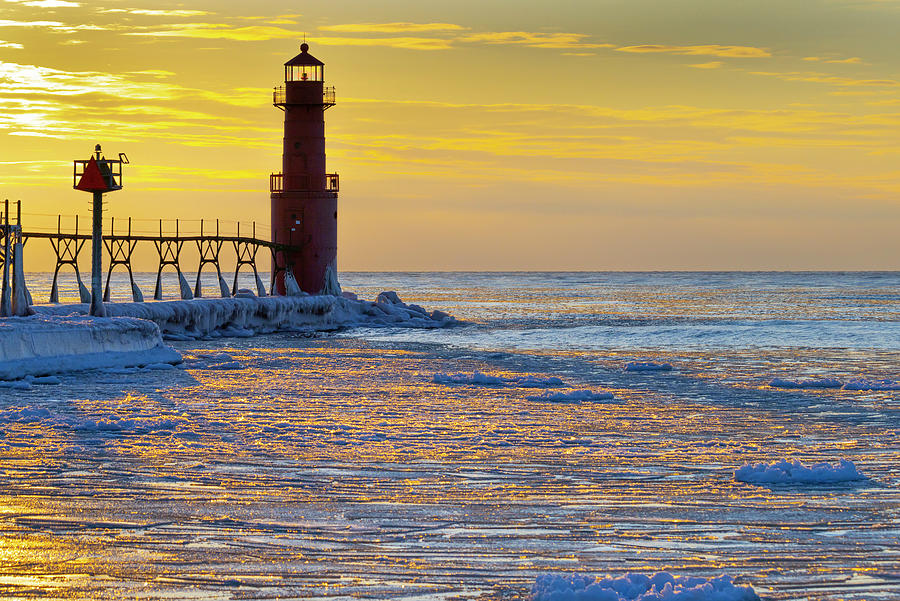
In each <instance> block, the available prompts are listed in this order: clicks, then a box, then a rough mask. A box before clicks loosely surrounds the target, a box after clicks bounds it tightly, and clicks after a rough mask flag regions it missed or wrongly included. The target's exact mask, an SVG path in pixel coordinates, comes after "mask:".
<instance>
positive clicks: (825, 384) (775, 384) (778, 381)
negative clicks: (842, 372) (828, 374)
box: [769, 378, 843, 389]
mask: <svg viewBox="0 0 900 601" xmlns="http://www.w3.org/2000/svg"><path fill="white" fill-rule="evenodd" d="M769 386H770V387H772V388H796V389H804V388H840V387H841V386H843V382H841V381H840V380H837V379H835V378H811V379H801V380H788V379H784V378H773V379H772V381H771V382H769Z"/></svg>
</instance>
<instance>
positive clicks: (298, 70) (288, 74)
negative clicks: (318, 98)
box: [284, 65, 325, 81]
mask: <svg viewBox="0 0 900 601" xmlns="http://www.w3.org/2000/svg"><path fill="white" fill-rule="evenodd" d="M324 71H325V70H324V69H323V68H322V66H321V65H285V67H284V79H285V81H323V79H324V78H323V75H324Z"/></svg>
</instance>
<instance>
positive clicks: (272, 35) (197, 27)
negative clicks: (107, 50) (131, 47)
mask: <svg viewBox="0 0 900 601" xmlns="http://www.w3.org/2000/svg"><path fill="white" fill-rule="evenodd" d="M125 35H134V36H149V37H163V38H167V37H173V38H200V39H222V40H237V41H241V42H255V41H263V40H275V39H282V38H296V37H297V36H299V35H301V34H300V33H298V32H296V31H293V30H290V29H284V28H283V27H274V26H269V25H248V26H245V27H229V26H228V25H225V24H223V23H183V24H175V25H166V26H164V27H163V28H162V29H153V30H150V31H131V32H128V33H126V34H125Z"/></svg>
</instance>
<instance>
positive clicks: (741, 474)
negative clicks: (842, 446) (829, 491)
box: [734, 459, 866, 484]
mask: <svg viewBox="0 0 900 601" xmlns="http://www.w3.org/2000/svg"><path fill="white" fill-rule="evenodd" d="M865 478H866V477H865V476H864V475H863V474H862V473H860V472H859V470H857V469H856V466H855V465H854V464H853V462H852V461H848V460H847V459H841V460H839V461H837V462H836V463H816V464H815V465H806V464H804V463H801V462H800V461H788V460H786V459H782V460H781V461H776V462H775V463H748V464H746V465H744V466H741V467H740V468H739V469H738V470H736V471H735V472H734V479H735V480H737V481H739V482H749V483H751V484H828V483H835V482H851V481H853V480H864V479H865Z"/></svg>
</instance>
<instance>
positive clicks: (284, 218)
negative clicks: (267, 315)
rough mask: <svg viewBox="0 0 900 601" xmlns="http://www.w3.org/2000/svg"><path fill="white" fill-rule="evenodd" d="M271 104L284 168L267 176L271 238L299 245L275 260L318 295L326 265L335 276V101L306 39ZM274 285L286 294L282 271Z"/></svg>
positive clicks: (286, 64) (288, 65)
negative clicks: (331, 128)
mask: <svg viewBox="0 0 900 601" xmlns="http://www.w3.org/2000/svg"><path fill="white" fill-rule="evenodd" d="M272 103H273V104H274V105H275V106H277V107H278V108H280V109H281V110H283V111H284V153H283V155H282V172H281V173H273V174H272V175H271V177H270V179H269V188H270V190H271V193H272V240H273V241H275V242H277V243H279V244H288V245H291V246H295V247H297V250H294V251H291V252H283V253H282V255H283V256H281V257H279V259H281V261H283V263H282V264H283V265H285V266H286V269H288V270H290V271H292V272H293V274H294V277H295V278H296V280H297V283H298V284H299V285H300V288H301V289H302V290H303V291H305V292H309V293H310V294H318V293H319V292H322V291H323V290H325V289H326V272H327V271H328V270H329V268H330V270H331V274H328V277H329V278H331V279H333V280H334V281H336V275H337V273H336V272H337V193H338V176H337V174H336V173H326V172H325V110H326V109H328V108H330V107H332V106H334V88H326V87H325V64H324V63H323V62H322V61H320V60H319V59H317V58H316V57H314V56H313V55H311V54H310V53H309V45H308V44H306V43H305V42H304V43H303V44H301V45H300V54H298V55H297V56H295V57H294V58H292V59H291V60H289V61H288V62H286V63H285V64H284V86H283V87H278V88H275V93H274V97H273V101H272ZM275 286H276V288H277V290H278V292H279V293H280V294H284V292H285V288H284V276H283V275H281V274H279V275H278V278H277V280H276V282H275ZM328 287H330V285H329V286H328Z"/></svg>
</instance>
